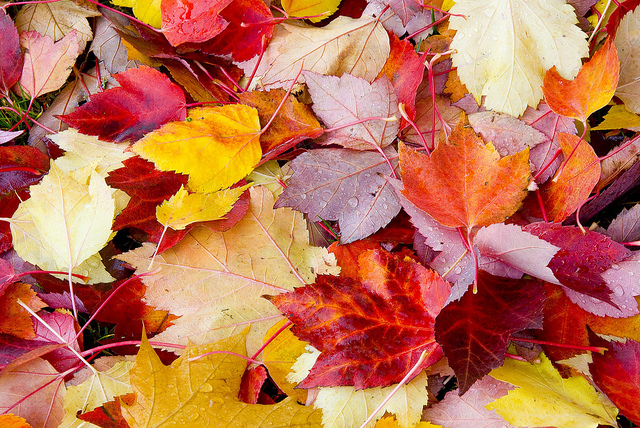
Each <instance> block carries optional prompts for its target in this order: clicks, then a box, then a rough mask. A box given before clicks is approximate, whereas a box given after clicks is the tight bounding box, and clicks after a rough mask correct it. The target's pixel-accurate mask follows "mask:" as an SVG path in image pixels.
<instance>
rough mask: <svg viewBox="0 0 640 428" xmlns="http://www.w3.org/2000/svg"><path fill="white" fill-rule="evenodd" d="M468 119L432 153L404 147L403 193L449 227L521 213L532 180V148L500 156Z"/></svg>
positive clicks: (491, 220)
mask: <svg viewBox="0 0 640 428" xmlns="http://www.w3.org/2000/svg"><path fill="white" fill-rule="evenodd" d="M463 120H464V119H461V121H460V122H459V123H458V126H457V127H456V129H454V130H453V132H452V134H451V137H450V139H449V140H447V141H441V142H440V144H439V145H438V148H437V149H436V150H435V151H434V152H433V153H432V154H431V156H427V155H425V154H421V153H418V152H416V151H414V150H410V149H407V147H406V146H405V145H404V144H401V145H400V168H401V175H402V181H403V184H404V190H403V191H402V194H403V195H404V196H406V197H407V199H409V200H410V201H411V202H413V203H414V204H415V205H416V206H417V207H418V208H420V209H422V210H424V211H426V212H427V213H428V214H429V215H431V216H432V217H433V218H434V219H435V220H437V221H438V222H440V223H441V224H443V225H444V226H448V227H462V226H466V227H467V228H468V229H471V228H472V227H473V226H487V225H489V224H492V223H499V222H501V221H503V220H505V219H506V218H508V217H509V216H511V215H512V214H513V213H515V212H516V211H517V210H518V208H520V205H521V204H522V200H523V199H524V198H525V196H526V195H527V186H528V185H529V181H530V180H531V172H530V169H529V151H528V150H526V149H525V150H523V151H521V152H519V153H517V154H515V155H513V156H507V157H504V158H502V159H500V156H499V155H498V153H497V152H496V150H495V149H494V148H493V146H492V145H491V144H488V145H485V144H484V142H483V141H482V139H481V138H479V137H478V136H477V135H476V134H475V133H474V132H473V130H472V129H471V128H468V127H465V125H464V122H463Z"/></svg>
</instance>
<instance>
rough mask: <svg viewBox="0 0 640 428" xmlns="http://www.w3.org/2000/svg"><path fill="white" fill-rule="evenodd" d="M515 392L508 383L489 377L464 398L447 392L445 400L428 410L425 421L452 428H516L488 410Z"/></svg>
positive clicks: (424, 416)
mask: <svg viewBox="0 0 640 428" xmlns="http://www.w3.org/2000/svg"><path fill="white" fill-rule="evenodd" d="M512 389H514V387H513V386H511V385H509V384H508V383H506V382H500V381H499V380H497V379H494V378H492V377H491V376H485V377H483V378H482V379H480V380H479V381H477V382H476V383H474V384H473V386H471V388H469V390H468V391H467V392H466V393H465V394H464V395H463V396H459V395H458V394H456V392H455V391H449V392H447V394H446V395H445V396H444V399H442V400H441V401H439V402H437V403H435V404H433V405H431V406H429V407H427V408H426V409H425V411H424V413H423V418H424V419H427V420H429V421H431V422H435V423H437V424H439V425H442V426H446V427H449V428H471V427H480V426H481V427H483V428H512V426H511V425H507V422H506V421H505V420H504V419H503V418H502V416H500V415H498V414H497V413H496V411H495V410H487V409H486V408H485V407H484V406H485V405H487V404H489V403H491V402H492V401H494V400H495V399H497V398H500V397H503V396H504V395H506V394H507V393H508V392H509V391H510V390H512Z"/></svg>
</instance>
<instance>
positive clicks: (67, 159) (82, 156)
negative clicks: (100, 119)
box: [47, 128, 134, 178]
mask: <svg viewBox="0 0 640 428" xmlns="http://www.w3.org/2000/svg"><path fill="white" fill-rule="evenodd" d="M47 138H49V139H50V140H51V141H53V142H54V143H56V144H57V145H58V146H59V147H60V148H61V149H63V150H65V151H66V153H65V154H64V155H63V156H61V157H59V158H57V159H56V165H57V166H58V167H59V168H60V169H61V170H62V171H64V172H71V171H73V170H74V169H78V168H84V167H85V166H87V165H95V170H96V172H97V173H98V174H100V175H101V176H102V177H105V178H106V176H107V173H108V172H109V171H113V170H114V169H118V168H122V167H123V166H124V165H123V164H122V162H124V161H125V160H127V159H129V158H130V157H133V156H134V154H133V153H131V152H125V150H126V149H127V148H128V147H129V144H128V143H107V142H104V141H101V140H99V139H98V137H95V136H91V135H84V134H81V133H79V132H78V131H76V130H75V129H71V128H69V129H67V130H66V131H62V132H59V133H57V134H49V135H47Z"/></svg>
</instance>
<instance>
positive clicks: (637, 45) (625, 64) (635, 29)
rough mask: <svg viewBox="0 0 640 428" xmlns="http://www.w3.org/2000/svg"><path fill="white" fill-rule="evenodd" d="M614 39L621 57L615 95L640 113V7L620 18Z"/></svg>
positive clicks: (628, 106)
mask: <svg viewBox="0 0 640 428" xmlns="http://www.w3.org/2000/svg"><path fill="white" fill-rule="evenodd" d="M614 41H615V44H616V48H617V49H618V58H619V59H620V78H619V79H618V87H617V88H616V93H615V95H616V97H618V98H620V99H621V100H622V101H624V104H625V105H626V106H627V108H628V109H629V110H631V111H632V112H634V113H640V79H638V76H639V75H640V9H638V8H636V9H635V10H634V11H633V12H629V13H627V14H626V15H625V16H624V17H623V18H622V19H621V20H620V25H619V26H618V31H617V33H616V38H615V40H614Z"/></svg>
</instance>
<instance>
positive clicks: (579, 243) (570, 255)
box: [523, 223, 631, 310]
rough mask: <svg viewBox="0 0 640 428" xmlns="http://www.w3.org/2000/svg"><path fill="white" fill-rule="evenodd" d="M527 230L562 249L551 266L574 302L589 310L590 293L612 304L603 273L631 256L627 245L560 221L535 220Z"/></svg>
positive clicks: (550, 263) (554, 257)
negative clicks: (543, 221)
mask: <svg viewBox="0 0 640 428" xmlns="http://www.w3.org/2000/svg"><path fill="white" fill-rule="evenodd" d="M523 230H524V231H525V232H529V233H531V234H533V235H535V236H537V237H539V238H541V239H544V240H545V241H547V242H549V243H551V244H553V245H554V246H556V247H559V248H560V250H559V251H558V252H557V253H556V254H555V255H554V256H553V258H552V259H551V261H550V262H549V265H548V266H549V268H550V269H551V271H552V272H553V275H554V276H555V277H556V278H557V279H558V281H559V282H560V284H561V285H562V286H564V287H566V288H565V292H567V295H568V296H569V298H570V299H571V300H572V301H574V302H575V303H577V304H578V305H580V306H581V307H582V308H584V309H586V310H589V302H588V301H586V300H585V297H586V296H591V297H594V298H596V299H598V300H601V301H603V302H608V303H612V300H611V298H612V297H611V293H612V290H611V289H610V288H609V287H608V286H607V284H606V282H605V280H604V279H603V278H602V276H601V273H602V272H604V271H606V270H607V269H609V268H610V267H611V266H612V265H613V264H614V263H617V262H620V261H623V260H624V259H626V258H627V257H629V256H630V255H631V252H630V251H629V250H627V249H626V248H625V247H624V246H623V245H621V244H618V243H617V242H614V241H612V240H611V239H610V238H609V237H607V236H605V235H601V234H599V233H597V232H592V231H587V232H586V233H582V231H581V230H580V229H578V228H577V227H572V226H562V225H560V224H557V223H531V224H529V225H527V226H525V227H524V228H523ZM585 295H586V296H585Z"/></svg>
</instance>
